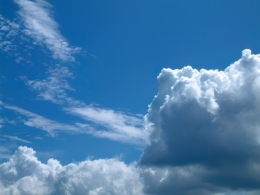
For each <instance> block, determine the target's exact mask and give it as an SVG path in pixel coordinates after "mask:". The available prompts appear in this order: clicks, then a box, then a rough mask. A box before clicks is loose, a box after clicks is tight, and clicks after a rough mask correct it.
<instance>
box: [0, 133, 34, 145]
mask: <svg viewBox="0 0 260 195" xmlns="http://www.w3.org/2000/svg"><path fill="white" fill-rule="evenodd" d="M0 136H2V137H5V138H9V139H11V140H13V141H20V142H24V143H27V144H31V142H29V141H27V140H24V139H21V138H19V137H17V136H10V135H0Z"/></svg>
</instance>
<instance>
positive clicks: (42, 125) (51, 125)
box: [4, 105, 87, 136]
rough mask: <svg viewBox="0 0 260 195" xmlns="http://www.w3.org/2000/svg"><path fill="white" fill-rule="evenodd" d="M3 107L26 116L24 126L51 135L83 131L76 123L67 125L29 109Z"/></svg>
mask: <svg viewBox="0 0 260 195" xmlns="http://www.w3.org/2000/svg"><path fill="white" fill-rule="evenodd" d="M4 107H5V108H7V109H11V110H14V111H15V112H18V113H20V114H22V115H23V116H26V117H27V118H28V119H27V120H23V123H24V124H25V125H26V126H29V127H34V128H37V129H41V130H44V131H47V132H48V133H49V134H50V135H51V136H55V133H57V131H69V132H71V133H72V132H74V133H75V132H78V133H79V132H81V133H83V128H79V127H78V126H76V125H68V124H64V123H59V122H56V121H54V120H50V119H47V118H45V117H43V116H40V115H38V114H35V113H32V112H30V111H27V110H24V109H22V108H18V107H16V106H9V105H4ZM84 129H87V128H86V126H85V127H84ZM85 133H86V132H85Z"/></svg>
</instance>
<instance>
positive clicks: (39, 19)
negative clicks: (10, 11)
mask: <svg viewBox="0 0 260 195" xmlns="http://www.w3.org/2000/svg"><path fill="white" fill-rule="evenodd" d="M14 2H15V3H17V4H18V6H19V7H20V11H19V12H18V13H19V15H20V16H21V18H22V20H23V22H24V26H25V28H26V29H25V30H23V32H24V33H25V34H26V35H28V36H30V37H31V38H33V39H34V41H35V44H39V45H42V44H44V45H46V46H47V48H48V49H49V50H50V51H51V52H52V53H53V57H54V58H55V59H60V60H63V61H75V59H74V57H73V56H72V55H73V54H74V53H78V52H79V51H80V48H79V47H70V46H69V43H68V42H67V41H66V39H65V38H64V37H63V36H62V35H61V34H60V32H59V30H58V27H59V25H58V24H57V23H56V22H55V20H54V19H53V18H52V16H51V13H50V10H49V9H50V8H51V7H52V6H51V5H50V4H49V3H48V2H46V1H44V0H37V1H30V0H14Z"/></svg>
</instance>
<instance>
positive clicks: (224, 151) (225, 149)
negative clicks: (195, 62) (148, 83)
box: [140, 50, 260, 195]
mask: <svg viewBox="0 0 260 195" xmlns="http://www.w3.org/2000/svg"><path fill="white" fill-rule="evenodd" d="M158 82H159V92H158V94H157V96H155V98H154V100H153V102H152V103H151V105H150V106H149V111H148V114H147V115H146V116H145V119H146V120H145V121H146V125H145V126H146V127H147V128H148V131H150V132H151V134H150V138H149V139H150V144H149V145H148V146H147V147H146V148H145V150H144V153H143V155H142V157H141V161H140V164H142V165H145V166H155V167H156V169H158V170H159V169H162V170H163V171H161V173H160V174H159V175H160V176H154V177H150V178H149V177H144V178H145V186H150V189H149V188H147V189H146V192H147V193H157V194H172V193H177V194H180V195H182V194H183V195H197V194H206V195H210V194H214V193H216V194H217V193H229V192H232V193H230V194H233V192H234V193H235V192H236V193H237V194H239V193H244V191H254V190H259V189H260V187H259V186H260V169H259V167H260V152H259V151H260V131H259V129H260V120H259V119H260V96H259V94H260V55H252V54H251V51H250V50H244V51H243V52H242V58H241V59H240V60H238V61H236V62H235V63H233V64H231V65H230V66H229V67H227V68H226V69H225V70H224V71H219V70H205V69H202V70H200V71H198V70H196V69H193V68H192V67H190V66H187V67H184V68H182V69H181V70H178V69H177V70H172V69H169V68H168V69H163V70H162V72H161V73H160V75H159V76H158ZM165 167H166V168H168V170H169V172H168V174H167V177H163V176H164V171H165ZM156 169H155V171H152V172H151V174H150V173H149V174H150V175H152V174H155V175H156ZM183 170H186V171H183ZM159 172H160V171H159ZM176 172H177V173H176ZM162 178H163V179H162ZM160 181H161V182H160ZM238 189H239V190H238ZM236 190H238V191H236ZM244 194H246V193H244Z"/></svg>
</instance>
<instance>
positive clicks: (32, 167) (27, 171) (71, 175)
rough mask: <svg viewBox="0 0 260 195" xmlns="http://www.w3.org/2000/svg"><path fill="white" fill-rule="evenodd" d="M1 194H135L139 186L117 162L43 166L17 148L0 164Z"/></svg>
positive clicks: (132, 171) (130, 169)
mask: <svg viewBox="0 0 260 195" xmlns="http://www.w3.org/2000/svg"><path fill="white" fill-rule="evenodd" d="M0 192H1V193H0V194H1V195H9V194H15V195H34V194H38V195H41V194H42V195H45V194H52V195H56V194H57V195H58V194H59V195H60V194H66V195H70V194H79V195H80V194H84V195H85V194H88V195H107V194H110V195H128V194H131V195H134V194H136V195H139V194H142V184H141V182H140V179H139V170H138V169H137V168H135V166H134V165H129V166H128V165H126V164H125V163H124V162H121V161H119V160H118V159H116V158H114V159H101V160H93V161H92V160H86V161H82V162H80V163H78V164H75V163H71V164H69V165H67V166H62V165H61V164H60V163H59V161H57V160H54V159H50V160H48V162H47V164H44V163H41V162H40V161H38V160H37V158H36V157H35V151H33V149H31V148H27V147H19V148H18V150H17V151H16V152H15V154H14V155H13V156H12V157H11V158H10V160H9V161H8V162H6V163H3V164H1V165H0Z"/></svg>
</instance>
